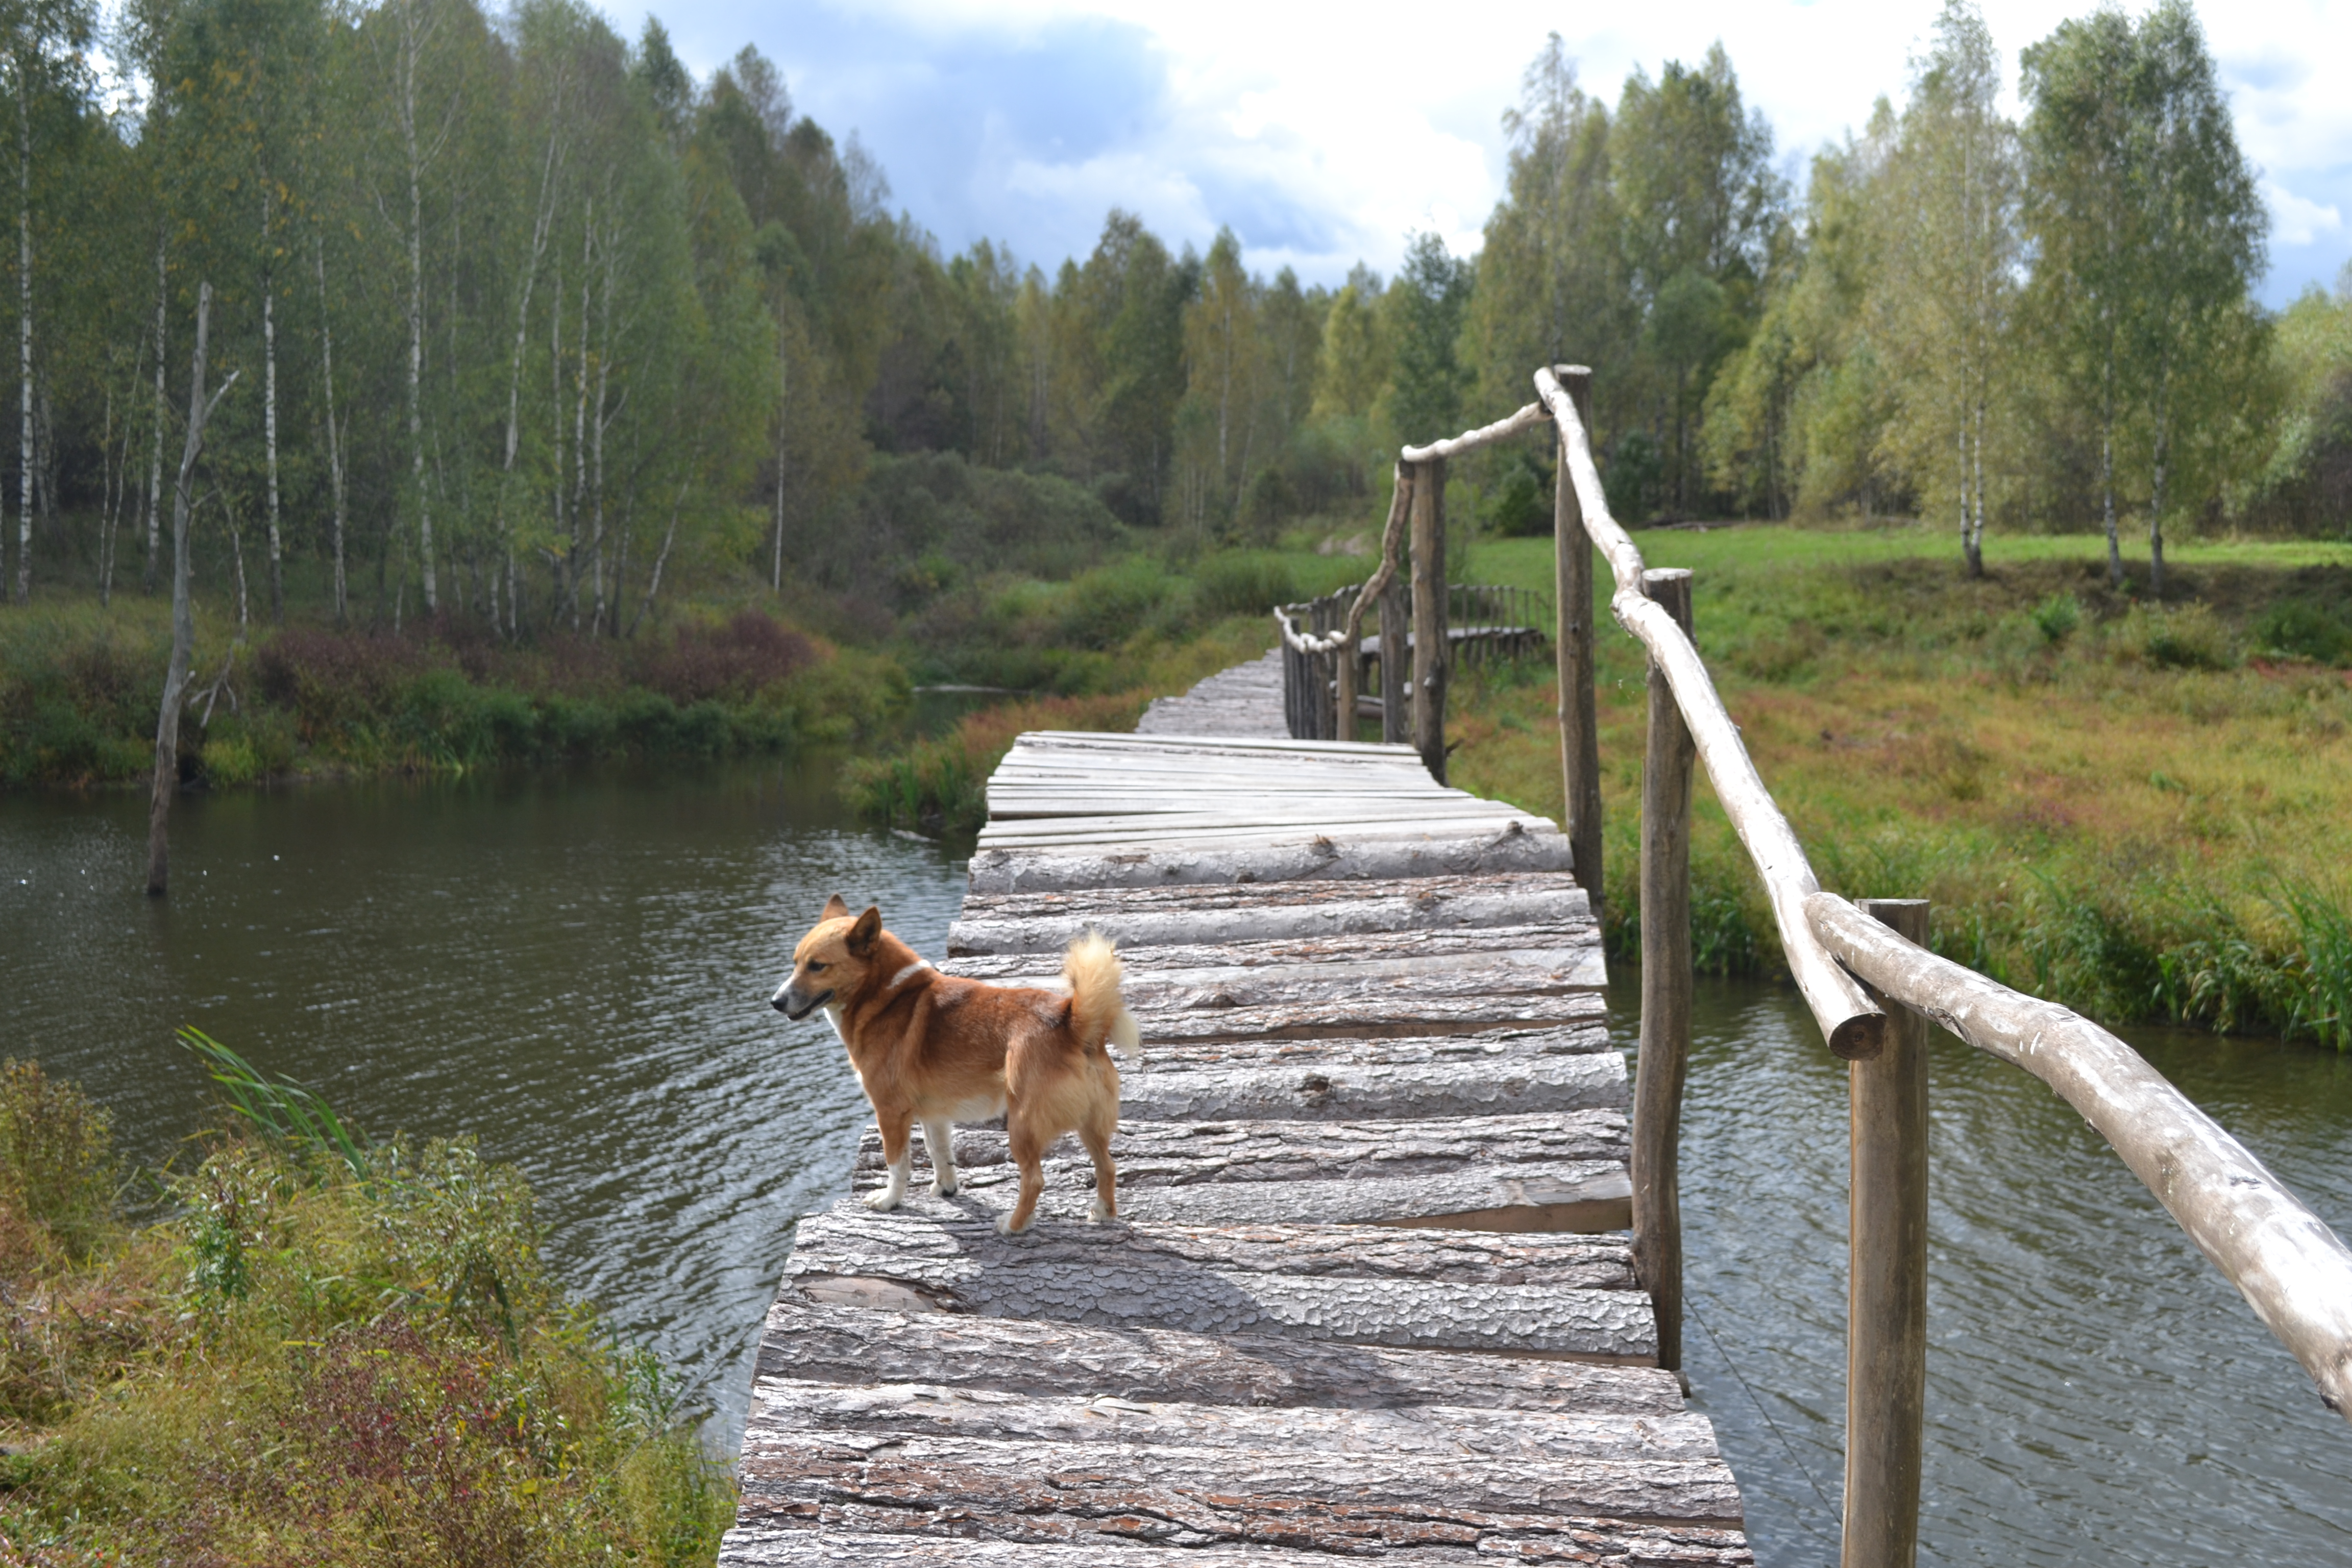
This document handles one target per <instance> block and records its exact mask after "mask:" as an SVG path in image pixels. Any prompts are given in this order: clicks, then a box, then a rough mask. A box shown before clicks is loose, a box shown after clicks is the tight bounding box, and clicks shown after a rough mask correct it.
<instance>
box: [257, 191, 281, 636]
mask: <svg viewBox="0 0 2352 1568" xmlns="http://www.w3.org/2000/svg"><path fill="white" fill-rule="evenodd" d="M261 258H262V260H261V444H262V446H263V447H264V449H265V450H266V452H267V453H268V464H267V467H268V480H269V618H270V619H271V620H272V621H273V622H276V623H277V624H278V625H280V626H283V625H284V624H285V621H286V579H285V576H284V574H283V570H282V568H281V566H280V564H279V557H280V554H281V550H280V545H279V532H278V300H277V294H278V269H277V268H275V267H274V266H272V265H271V264H270V260H269V175H268V171H266V170H265V171H264V172H263V174H262V176H261Z"/></svg>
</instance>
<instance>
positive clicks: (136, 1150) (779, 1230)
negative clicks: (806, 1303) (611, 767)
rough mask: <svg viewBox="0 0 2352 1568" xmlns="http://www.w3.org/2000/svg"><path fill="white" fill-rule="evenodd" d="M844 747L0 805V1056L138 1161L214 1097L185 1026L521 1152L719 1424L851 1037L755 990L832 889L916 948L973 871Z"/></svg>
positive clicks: (846, 1129)
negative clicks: (868, 793) (921, 839)
mask: <svg viewBox="0 0 2352 1568" xmlns="http://www.w3.org/2000/svg"><path fill="white" fill-rule="evenodd" d="M832 771H833V764H832V763H830V762H828V763H823V764H811V765H809V766H806V767H803V768H802V769H799V770H795V769H793V768H789V767H785V766H779V765H770V766H767V767H756V768H740V769H730V770H727V771H725V772H722V773H714V774H711V775H709V776H706V777H702V778H698V779H693V780H683V781H682V780H679V779H677V777H675V776H672V777H669V778H667V779H654V778H647V777H643V776H633V775H631V774H628V773H604V774H595V775H589V776H581V775H539V776H520V777H508V778H499V779H490V780H483V781H478V782H477V781H457V782H454V783H453V782H448V781H439V782H426V783H413V782H411V783H401V782H395V783H386V784H352V785H331V786H329V785H321V786H314V787H305V788H299V789H293V790H288V791H282V792H275V793H268V794H256V793H240V794H236V795H220V796H212V797H207V796H192V797H186V798H184V799H183V800H182V802H181V803H180V805H179V806H178V807H177V808H176V809H175V811H174V814H173V858H172V866H173V893H172V896H171V898H170V899H169V900H165V901H162V902H157V901H151V900H148V899H147V898H146V897H145V896H144V895H143V892H142V888H143V885H144V876H145V871H144V867H145V864H146V861H145V851H146V827H145V805H144V802H143V801H142V800H139V799H136V798H134V797H133V796H131V795H127V794H108V795H92V796H87V797H74V796H67V795H31V796H27V795H11V796H0V995H5V997H6V998H7V1005H6V1007H5V1012H6V1013H7V1014H8V1015H9V1016H10V1018H11V1024H12V1026H11V1027H10V1028H9V1030H8V1032H7V1038H6V1040H5V1042H0V1048H5V1049H6V1050H9V1051H13V1052H16V1053H19V1054H24V1053H32V1054H37V1055H38V1056H39V1057H40V1058H42V1060H43V1062H44V1064H45V1065H46V1066H47V1068H48V1069H49V1070H50V1071H51V1072H53V1073H56V1074H58V1075H61V1076H64V1077H68V1078H74V1079H79V1080H80V1081H81V1082H82V1084H83V1085H84V1086H85V1087H86V1088H87V1089H89V1090H90V1092H92V1093H93V1094H95V1095H96V1096H98V1097H99V1098H100V1100H103V1101H104V1102H105V1103H106V1104H107V1105H108V1106H109V1107H110V1108H111V1109H112V1110H113V1112H114V1116H115V1125H116V1129H117V1132H118V1138H119V1141H120V1142H121V1143H122V1144H123V1145H125V1147H126V1148H127V1150H128V1152H130V1153H131V1155H132V1156H133V1157H134V1158H137V1159H139V1160H142V1161H146V1162H154V1161H158V1160H161V1159H163V1158H164V1157H165V1156H167V1155H168V1154H170V1153H171V1152H172V1151H173V1146H174V1144H175V1142H177V1141H178V1140H180V1139H181V1138H183V1137H184V1136H185V1135H186V1134H187V1133H188V1132H190V1131H192V1130H194V1128H195V1127H196V1126H197V1125H198V1124H199V1122H200V1121H202V1119H203V1118H204V1117H205V1088H206V1085H205V1079H204V1076H203V1074H202V1073H201V1072H200V1071H199V1070H198V1068H197V1067H196V1065H195V1063H194V1061H193V1060H192V1059H191V1058H189V1056H188V1054H187V1053H186V1052H185V1051H184V1050H182V1049H181V1048H180V1047H178V1046H176V1045H175V1044H174V1043H173V1037H172V1031H173V1028H174V1027H175V1026H178V1025H180V1024H183V1023H192V1024H194V1025H196V1026H198V1027H200V1028H202V1029H204V1030H205V1032H207V1033H208V1034H211V1035H212V1036H214V1037H215V1038H217V1039H220V1040H222V1041H223V1042H225V1043H226V1044H228V1045H230V1046H233V1047H236V1049H238V1050H240V1051H242V1052H243V1053H245V1055H246V1056H247V1058H249V1059H251V1060H252V1061H253V1062H254V1063H255V1064H256V1065H257V1066H258V1067H260V1068H264V1069H265V1070H268V1071H273V1072H281V1073H285V1074H288V1075H289V1076H291V1077H294V1078H296V1079H300V1080H301V1081H303V1082H305V1083H307V1084H310V1085H311V1086H312V1087H314V1088H316V1089H319V1090H320V1092H321V1093H323V1094H324V1095H325V1096H326V1097H327V1099H328V1100H329V1101H330V1102H331V1103H332V1104H333V1105H334V1106H335V1107H336V1108H337V1109H338V1110H340V1111H341V1112H342V1113H343V1114H344V1115H345V1116H346V1117H347V1118H349V1119H351V1120H352V1121H356V1122H357V1123H358V1124H359V1125H360V1126H362V1127H363V1128H366V1129H369V1130H370V1131H375V1132H378V1133H388V1132H391V1131H405V1132H408V1133H411V1134H414V1135H416V1136H420V1137H424V1136H455V1135H457V1134H460V1133H469V1134H471V1135H473V1136H474V1137H476V1138H478V1139H479V1140H480V1142H481V1146H482V1149H483V1151H484V1152H485V1153H487V1154H488V1155H490V1156H491V1157H493V1158H496V1159H500V1160H510V1161H513V1162H514V1163H517V1164H519V1165H520V1166H521V1167H522V1169H523V1171H524V1172H525V1173H526V1174H527V1175H528V1176H529V1177H530V1184H531V1186H532V1189H533V1191H534V1192H535V1193H536V1194H537V1197H538V1202H539V1212H540V1215H541V1219H542V1220H543V1221H544V1222H545V1223H546V1225H547V1227H548V1231H549V1236H550V1244H551V1245H550V1253H551V1262H552V1263H553V1265H554V1268H555V1269H556V1271H557V1273H558V1275H559V1276H560V1277H561V1278H562V1279H563V1281H564V1282H565V1283H566V1284H568V1285H569V1286H571V1287H572V1289H574V1290H576V1291H578V1292H580V1293H581V1294H582V1295H584V1296H586V1297H588V1298H590V1299H592V1300H595V1301H597V1302H598V1303H600V1304H601V1305H602V1306H604V1308H605V1309H606V1310H607V1311H608V1312H609V1313H610V1314H611V1316H612V1318H613V1319H614V1321H615V1322H616V1323H617V1324H618V1325H619V1326H620V1327H621V1328H622V1329H624V1330H625V1331H627V1332H629V1333H631V1334H633V1335H635V1336H637V1337H639V1338H642V1339H643V1340H645V1341H646V1342H647V1343H649V1344H651V1345H652V1346H653V1347H654V1348H655V1349H656V1350H657V1351H658V1352H660V1353H661V1354H662V1355H663V1357H664V1358H665V1359H666V1360H667V1361H668V1363H670V1364H671V1365H672V1366H674V1367H677V1368H679V1369H682V1370H683V1371H684V1372H685V1373H686V1374H687V1375H688V1377H689V1378H690V1379H692V1380H694V1381H695V1383H696V1384H698V1392H699V1394H700V1395H701V1397H703V1398H705V1399H707V1400H709V1402H710V1403H711V1404H712V1405H713V1406H714V1408H715V1413H716V1415H715V1420H714V1423H713V1427H712V1434H711V1435H712V1439H713V1441H714V1442H718V1443H721V1444H724V1445H725V1446H726V1447H728V1448H729V1449H730V1450H731V1448H732V1447H733V1446H734V1444H735V1441H736V1439H737V1436H739V1435H740V1431H741V1428H742V1422H743V1415H744V1408H745V1405H746V1403H747V1401H748V1400H749V1398H750V1394H751V1352H752V1350H753V1347H754V1344H755V1342H756V1337H757V1335H758V1332H759V1324H760V1319H761V1314H762V1313H763V1312H764V1310H765V1309H766V1307H767V1303H768V1300H769V1299H770V1297H771V1296H772V1295H773V1293H774V1290H775V1285H776V1278H777V1275H778V1274H779V1273H780V1272H781V1270H782V1264H783V1258H784V1254H785V1252H786V1251H787V1250H788V1248H789V1246H790V1229H789V1227H790V1225H791V1222H792V1221H793V1218H794V1217H795V1216H796V1215H799V1214H801V1213H803V1212H804V1211H806V1210H808V1209H810V1208H813V1207H816V1206H820V1205H822V1203H823V1202H824V1200H825V1199H826V1198H827V1197H828V1196H829V1195H830V1194H833V1193H835V1192H836V1191H839V1190H843V1189H845V1187H846V1186H847V1184H848V1163H849V1155H850V1152H851V1150H852V1149H853V1148H854V1147H855V1145H856V1137H857V1131H858V1129H859V1127H860V1126H861V1125H863V1122H864V1121H865V1100H864V1097H863V1096H862V1095H861V1094H860V1093H859V1091H858V1089H857V1084H856V1079H854V1078H853V1077H852V1076H851V1075H850V1073H849V1070H848V1066H847V1063H846V1062H845V1059H844V1058H843V1056H842V1051H841V1046H840V1043H839V1042H838V1041H837V1040H835V1038H834V1037H833V1034H832V1032H831V1031H830V1030H829V1029H827V1028H825V1027H824V1025H823V1024H822V1023H821V1022H819V1023H803V1024H787V1023H786V1022H785V1021H784V1020H783V1018H782V1016H779V1015H778V1014H777V1013H776V1012H774V1011H773V1010H772V1008H771V1007H769V1005H768V997H769V994H771V993H772V991H773V990H774V989H775V986H776V984H777V982H778V981H779V980H780V979H781V978H782V973H783V970H784V969H785V967H786V966H787V965H788V963H789V962H790V959H791V953H792V947H793V942H796V941H797V940H798V939H799V937H800V935H801V933H802V932H803V931H805V930H807V928H808V926H809V924H810V923H811V922H812V921H814V920H815V918H816V916H817V912H818V910H820V909H821V908H822V907H823V905H824V899H825V897H826V895H827V894H829V893H832V892H835V891H836V890H837V891H840V892H842V893H844V894H845V895H847V896H848V897H850V898H852V899H856V900H873V901H875V902H878V903H879V904H880V905H881V906H882V909H883V912H884V914H885V915H886V916H887V918H888V920H889V921H890V923H891V925H892V927H893V928H894V929H895V930H897V931H899V932H900V933H901V934H903V935H905V936H906V937H907V938H908V940H909V941H911V942H914V943H915V944H916V945H917V946H918V947H919V948H921V949H922V950H923V951H925V952H932V953H936V952H940V949H941V947H942V946H943V945H944V943H945V941H946V937H947V924H948V921H950V919H951V918H953V915H954V912H955V909H956V906H957V904H958V902H959V901H960V900H961V898H962V888H963V872H962V867H961V864H960V863H956V862H951V861H950V860H949V859H947V858H945V857H944V856H942V855H941V854H940V851H939V850H938V849H937V848H936V847H932V846H930V845H928V844H922V843H914V842H909V841H908V840H905V839H902V838H897V837H891V836H888V835H887V834H876V833H873V832H871V831H868V830H866V829H863V828H860V827H858V826H856V824H855V823H854V822H853V821H851V820H850V819H849V818H848V817H847V816H845V814H844V813H843V812H842V810H841V808H840V807H839V805H838V804H837V803H836V802H835V800H834V799H833V797H832V795H831V792H830V787H829V781H830V779H831V776H832Z"/></svg>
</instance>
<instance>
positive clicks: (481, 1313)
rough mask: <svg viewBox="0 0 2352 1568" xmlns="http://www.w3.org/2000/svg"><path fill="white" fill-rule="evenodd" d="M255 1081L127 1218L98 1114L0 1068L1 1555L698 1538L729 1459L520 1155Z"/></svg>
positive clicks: (430, 1557) (118, 1558) (702, 1541)
mask: <svg viewBox="0 0 2352 1568" xmlns="http://www.w3.org/2000/svg"><path fill="white" fill-rule="evenodd" d="M243 1097H244V1099H245V1100H246V1101H247V1104H249V1105H252V1106H254V1107H255V1108H256V1110H257V1113H258V1120H257V1121H253V1122H245V1121H241V1119H240V1118H238V1117H237V1116H236V1115H234V1114H232V1113H230V1112H227V1111H226V1110H225V1111H224V1116H225V1119H226V1121H228V1122H230V1123H232V1124H235V1127H236V1130H234V1131H223V1132H221V1133H218V1134H215V1135H214V1136H212V1137H211V1138H209V1139H207V1140H205V1141H204V1142H201V1143H200V1144H198V1145H197V1146H196V1147H195V1148H194V1151H193V1152H191V1153H190V1155H189V1156H187V1157H186V1158H185V1159H184V1161H183V1162H181V1163H180V1165H179V1168H178V1169H176V1170H175V1171H174V1172H172V1173H166V1174H165V1175H163V1177H162V1178H161V1179H160V1184H161V1193H160V1196H161V1198H162V1202H163V1209H164V1210H165V1212H166V1215H167V1217H165V1218H163V1219H162V1220H160V1221H154V1222H152V1223H147V1224H135V1223H132V1222H131V1221H128V1220H126V1219H124V1218H123V1217H121V1215H120V1213H119V1212H118V1210H117V1208H116V1199H117V1194H118V1190H119V1188H118V1184H119V1183H120V1182H121V1178H122V1175H123V1173H121V1171H119V1170H118V1169H117V1167H116V1165H115V1163H114V1162H113V1159H112V1156H111V1153H110V1148H109V1140H108V1131H109V1129H108V1125H107V1121H106V1117H105V1114H104V1113H103V1112H102V1111H100V1110H97V1109H96V1108H95V1107H94V1106H92V1105H91V1104H90V1103H89V1101H88V1100H85V1099H84V1098H83V1097H82V1096H81V1094H80V1093H79V1091H78V1090H77V1089H75V1088H74V1087H73V1086H71V1085H69V1084H65V1083H60V1082H56V1081H53V1080H49V1079H45V1078H44V1077H43V1075H42V1074H41V1071H40V1069H39V1068H37V1066H34V1065H32V1064H29V1063H21V1064H20V1063H16V1062H13V1061H12V1062H10V1063H8V1064H6V1066H5V1069H0V1289H5V1294H6V1300H7V1302H8V1310H7V1312H6V1314H5V1317H0V1562H6V1563H41V1564H59V1565H63V1564H73V1565H81V1564H90V1565H96V1564H101V1563H104V1564H116V1563H219V1564H224V1565H231V1564H238V1565H241V1564H248V1563H250V1564H265V1563H269V1564H275V1563H319V1564H352V1565H354V1568H357V1565H360V1564H370V1565H373V1564H379V1563H403V1564H418V1565H433V1568H440V1565H443V1564H446V1565H449V1568H457V1565H458V1564H473V1563H541V1564H548V1565H550V1568H559V1565H567V1564H574V1563H577V1564H586V1563H614V1562H623V1563H646V1564H656V1563H658V1564H677V1565H681V1568H682V1565H684V1564H688V1563H708V1562H709V1561H710V1560H711V1558H712V1556H713V1555H714V1553H715V1552H716V1551H717V1546H718V1537H719V1532H720V1531H722V1530H724V1529H725V1528H726V1526H727V1524H728V1523H729V1522H730V1521H731V1519H732V1516H733V1491H732V1488H731V1487H730V1484H729V1482H728V1480H727V1479H726V1475H725V1472H724V1470H723V1469H722V1468H719V1466H717V1465H715V1464H713V1463H712V1462H711V1461H710V1459H709V1458H708V1457H707V1456H706V1455H705V1454H704V1453H703V1451H702V1450H701V1448H700V1447H699V1446H698V1442H697V1440H696V1439H695V1437H694V1436H693V1434H692V1432H691V1430H690V1428H689V1427H688V1426H687V1425H686V1424H685V1423H684V1422H682V1421H681V1419H680V1417H679V1415H678V1413H677V1411H676V1409H675V1408H674V1407H673V1405H672V1404H671V1403H670V1384H668V1383H667V1381H666V1379H665V1378H664V1376H663V1374H662V1373H661V1370H660V1368H659V1367H658V1366H657V1365H656V1363H654V1362H653V1361H652V1360H651V1358H650V1357H649V1356H646V1355H645V1354H642V1353H639V1352H631V1351H629V1350H627V1349H626V1348H625V1347H623V1346H620V1345H618V1344H616V1343H615V1342H614V1341H613V1340H612V1339H611V1338H610V1337H609V1336H608V1335H607V1334H606V1332H605V1331H604V1329H603V1328H602V1326H601V1325H600V1324H599V1323H598V1321H596V1319H595V1318H594V1316H593V1313H591V1312H589V1311H588V1310H585V1309H583V1308H581V1307H578V1306H575V1305H572V1304H568V1303H566V1302H565V1301H564V1300H562V1295H561V1292H560V1291H559V1289H557V1287H556V1285H555V1283H554V1281H553V1280H552V1279H550V1278H549V1277H548V1274H547V1271H546V1268H545V1266H544V1264H543V1263H542V1261H541V1246H540V1236H539V1232H538V1229H537V1227H536V1226H535V1225H534V1223H533V1221H532V1218H531V1209H530V1192H529V1190H528V1189H527V1188H526V1187H525V1186H524V1184H523V1182H522V1180H521V1178H520V1176H519V1175H518V1174H517V1173H515V1172H514V1171H513V1170H512V1169H511V1168H510V1167H507V1166H502V1165H495V1164H491V1163H488V1162H485V1161H484V1160H482V1159H481V1158H480V1157H479V1156H478V1154H477V1153H476V1152H474V1150H473V1148H472V1147H471V1145H469V1144H467V1143H462V1142H457V1143H451V1142H431V1143H425V1144H411V1143H407V1142H392V1143H385V1144H373V1145H370V1144H367V1143H364V1142H361V1141H358V1140H356V1139H353V1138H347V1137H346V1136H345V1135H344V1131H343V1130H341V1128H339V1127H338V1126H336V1125H335V1124H334V1123H333V1122H332V1120H331V1117H321V1116H320V1111H321V1110H323V1108H322V1107H320V1106H319V1104H318V1102H316V1101H315V1100H307V1099H306V1098H305V1097H303V1096H301V1095H300V1094H299V1091H296V1092H294V1093H293V1094H291V1095H289V1094H288V1093H286V1092H285V1091H284V1090H283V1089H282V1088H277V1089H272V1088H270V1087H267V1086H262V1085H259V1084H257V1083H248V1084H247V1085H245V1086H243ZM298 1112H300V1113H307V1114H308V1115H309V1116H310V1122H309V1124H308V1125H307V1126H306V1125H305V1124H304V1123H303V1121H302V1120H301V1116H300V1115H299V1114H297V1113H298ZM142 1184H143V1179H142Z"/></svg>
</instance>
